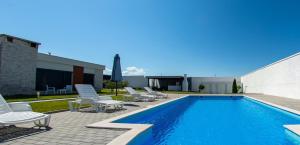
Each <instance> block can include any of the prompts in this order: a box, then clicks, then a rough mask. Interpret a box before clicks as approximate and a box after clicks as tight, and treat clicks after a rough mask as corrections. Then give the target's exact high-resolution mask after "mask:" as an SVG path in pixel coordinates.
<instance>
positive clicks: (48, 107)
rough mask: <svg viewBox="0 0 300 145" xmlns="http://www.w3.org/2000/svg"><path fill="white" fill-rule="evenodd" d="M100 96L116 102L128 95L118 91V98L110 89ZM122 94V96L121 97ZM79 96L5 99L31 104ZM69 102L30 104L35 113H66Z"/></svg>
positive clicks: (6, 98)
mask: <svg viewBox="0 0 300 145" xmlns="http://www.w3.org/2000/svg"><path fill="white" fill-rule="evenodd" d="M98 93H99V94H100V95H113V96H112V98H113V99H114V100H124V96H123V95H124V94H125V93H126V92H125V91H124V90H118V96H114V95H115V92H111V90H110V89H102V90H101V91H99V92H98ZM119 94H120V95H119ZM76 97H77V94H72V95H49V96H40V98H39V99H37V97H36V96H8V97H5V100H6V101H7V102H29V101H37V100H52V99H71V98H74V99H75V98H76ZM68 101H69V100H63V101H48V102H36V103H30V105H31V107H32V109H33V111H36V112H55V111H64V110H68V109H69V106H68Z"/></svg>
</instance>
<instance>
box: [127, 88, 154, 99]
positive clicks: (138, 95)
mask: <svg viewBox="0 0 300 145" xmlns="http://www.w3.org/2000/svg"><path fill="white" fill-rule="evenodd" d="M125 90H126V91H127V92H128V93H129V94H130V95H131V96H132V97H133V98H134V101H144V102H149V101H154V100H155V98H156V96H154V95H147V94H141V93H138V92H136V91H135V90H134V89H133V88H131V87H125Z"/></svg>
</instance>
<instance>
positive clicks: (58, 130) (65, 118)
mask: <svg viewBox="0 0 300 145" xmlns="http://www.w3.org/2000/svg"><path fill="white" fill-rule="evenodd" d="M247 95H249V96H251V97H254V98H257V99H261V100H265V101H269V102H272V103H275V104H278V105H282V106H286V107H289V108H291V109H295V110H298V111H300V100H295V99H287V98H282V97H276V96H270V95H261V94H247ZM180 96H184V94H172V95H171V94H170V95H169V97H170V99H173V98H177V97H180ZM167 100H169V99H167ZM163 101H166V99H163V100H158V101H155V102H127V103H126V105H125V108H126V110H121V111H117V112H113V113H104V112H99V113H92V112H91V111H90V110H89V109H85V110H83V111H81V112H70V111H65V112H60V113H54V114H51V122H50V126H51V127H52V129H51V130H49V131H47V130H43V129H41V130H40V129H34V128H32V126H33V124H26V125H18V126H17V127H7V128H2V129H0V144H3V145H21V144H22V145H41V144H47V145H57V144H59V145H79V144H80V145H93V144H97V145H104V144H107V143H109V142H111V141H112V140H113V139H114V138H116V137H118V136H119V135H121V134H123V133H125V132H126V131H127V130H122V129H97V128H86V127H85V125H87V124H91V123H95V122H99V121H102V120H105V119H108V118H111V117H114V116H118V115H120V114H124V113H127V112H131V111H134V110H137V109H141V108H144V107H146V106H148V105H153V104H158V103H160V102H163Z"/></svg>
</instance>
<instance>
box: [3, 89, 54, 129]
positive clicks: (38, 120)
mask: <svg viewBox="0 0 300 145" xmlns="http://www.w3.org/2000/svg"><path fill="white" fill-rule="evenodd" d="M29 122H33V123H34V124H35V126H37V127H39V128H41V127H45V128H46V129H48V128H49V122H50V115H47V114H43V113H37V112H32V109H31V106H30V105H29V104H28V103H27V102H16V103H7V102H6V101H5V99H4V98H3V97H2V96H1V94H0V126H10V125H17V124H23V123H29Z"/></svg>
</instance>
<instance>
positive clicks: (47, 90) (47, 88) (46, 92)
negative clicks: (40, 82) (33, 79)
mask: <svg viewBox="0 0 300 145" xmlns="http://www.w3.org/2000/svg"><path fill="white" fill-rule="evenodd" d="M49 92H52V94H55V93H56V92H55V87H49V86H48V85H46V91H45V94H47V95H48V94H49Z"/></svg>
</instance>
